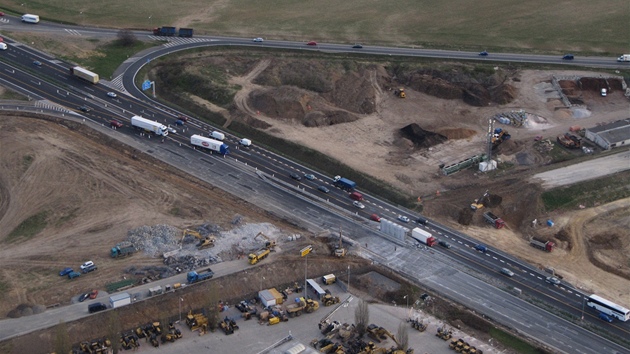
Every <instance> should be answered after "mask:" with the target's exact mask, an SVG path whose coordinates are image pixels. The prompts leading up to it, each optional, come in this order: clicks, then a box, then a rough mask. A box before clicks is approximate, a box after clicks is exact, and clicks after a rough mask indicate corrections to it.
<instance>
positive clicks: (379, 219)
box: [370, 214, 381, 222]
mask: <svg viewBox="0 0 630 354" xmlns="http://www.w3.org/2000/svg"><path fill="white" fill-rule="evenodd" d="M370 220H372V221H376V222H381V217H380V216H378V215H377V214H372V215H370Z"/></svg>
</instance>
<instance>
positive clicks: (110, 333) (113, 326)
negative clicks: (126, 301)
mask: <svg viewBox="0 0 630 354" xmlns="http://www.w3.org/2000/svg"><path fill="white" fill-rule="evenodd" d="M121 331H122V329H121V326H120V317H119V316H118V311H109V312H108V314H107V338H108V339H109V341H110V342H111V343H112V347H111V348H112V353H114V354H118V352H119V351H120V340H119V339H120V332H121Z"/></svg>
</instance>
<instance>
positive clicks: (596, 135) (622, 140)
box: [585, 118, 630, 150]
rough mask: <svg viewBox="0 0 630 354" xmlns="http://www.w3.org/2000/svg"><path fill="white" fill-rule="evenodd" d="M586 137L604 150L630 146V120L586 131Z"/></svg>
mask: <svg viewBox="0 0 630 354" xmlns="http://www.w3.org/2000/svg"><path fill="white" fill-rule="evenodd" d="M585 136H586V139H588V140H590V141H592V142H594V143H595V144H597V145H598V146H600V147H601V148H602V149H604V150H610V149H612V148H614V147H619V146H625V145H630V118H627V119H622V120H618V121H616V122H612V123H610V124H604V125H599V126H596V127H593V128H589V129H586V135H585Z"/></svg>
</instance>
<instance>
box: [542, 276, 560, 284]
mask: <svg viewBox="0 0 630 354" xmlns="http://www.w3.org/2000/svg"><path fill="white" fill-rule="evenodd" d="M545 281H546V282H547V283H549V284H552V285H560V279H558V278H556V277H547V278H545Z"/></svg>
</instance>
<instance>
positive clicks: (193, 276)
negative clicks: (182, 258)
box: [186, 268, 214, 284]
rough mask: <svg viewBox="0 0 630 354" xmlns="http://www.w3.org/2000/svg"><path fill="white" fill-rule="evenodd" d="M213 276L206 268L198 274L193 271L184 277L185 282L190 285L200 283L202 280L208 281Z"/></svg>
mask: <svg viewBox="0 0 630 354" xmlns="http://www.w3.org/2000/svg"><path fill="white" fill-rule="evenodd" d="M213 276H214V272H213V271H212V270H211V269H210V268H206V269H204V270H200V271H199V272H197V271H194V270H193V271H190V272H188V275H187V276H186V280H187V281H188V284H192V283H196V282H200V281H202V280H207V279H210V278H212V277H213Z"/></svg>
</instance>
